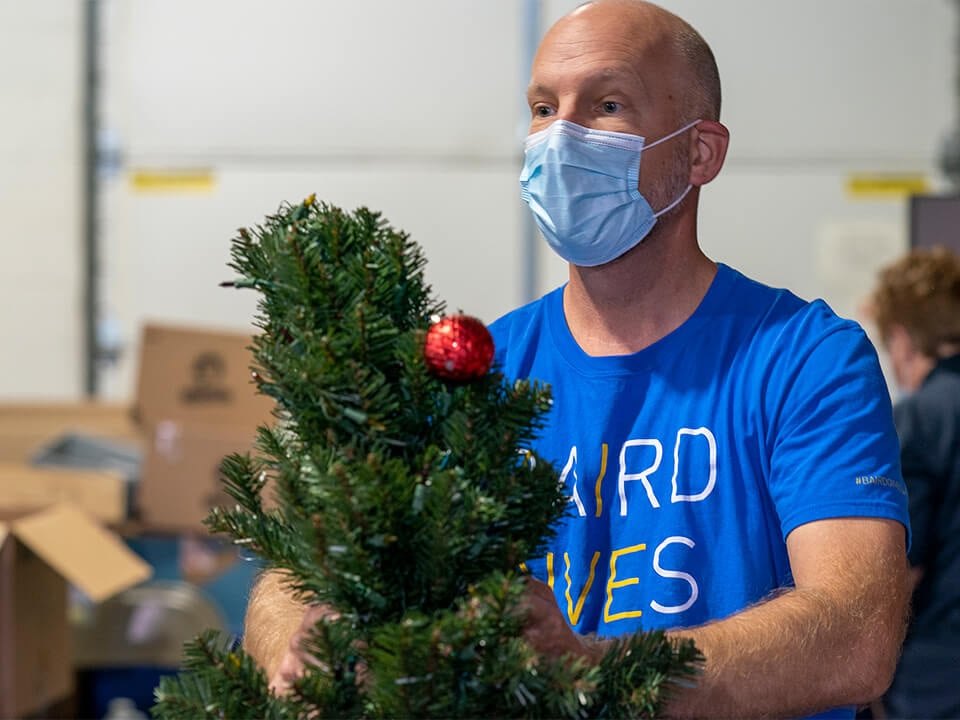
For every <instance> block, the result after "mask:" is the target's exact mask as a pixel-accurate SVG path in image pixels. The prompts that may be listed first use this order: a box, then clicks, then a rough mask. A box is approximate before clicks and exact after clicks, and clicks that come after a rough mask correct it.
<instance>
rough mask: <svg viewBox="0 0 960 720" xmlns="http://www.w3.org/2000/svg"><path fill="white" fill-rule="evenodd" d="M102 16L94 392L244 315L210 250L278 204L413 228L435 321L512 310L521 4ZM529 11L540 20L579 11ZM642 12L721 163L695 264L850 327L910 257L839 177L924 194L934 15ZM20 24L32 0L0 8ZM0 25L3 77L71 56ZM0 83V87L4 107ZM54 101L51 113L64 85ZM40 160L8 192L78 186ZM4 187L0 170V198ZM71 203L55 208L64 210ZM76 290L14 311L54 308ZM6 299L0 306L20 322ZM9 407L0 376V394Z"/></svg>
mask: <svg viewBox="0 0 960 720" xmlns="http://www.w3.org/2000/svg"><path fill="white" fill-rule="evenodd" d="M4 2H8V4H9V7H10V8H12V7H13V5H14V3H12V1H11V0H0V8H7V7H8V6H7V5H3V3H4ZM102 2H103V4H104V9H105V16H104V32H105V48H104V51H105V56H106V62H107V65H106V68H105V70H106V78H105V88H104V90H105V97H104V116H105V119H106V121H107V126H108V130H109V137H111V138H112V142H114V143H115V144H116V147H118V148H119V149H120V150H121V151H122V153H123V158H124V164H123V165H122V167H120V168H119V169H118V170H117V171H116V172H115V173H114V174H113V175H111V176H110V177H109V178H108V180H107V182H106V185H105V196H104V207H103V212H104V236H103V242H104V244H105V253H106V267H105V269H104V273H105V274H104V297H103V301H104V306H105V309H106V311H107V315H108V316H109V318H111V319H112V320H114V321H115V322H116V323H117V326H118V327H119V329H120V331H121V333H122V339H123V340H124V342H125V343H126V348H127V352H126V353H125V355H124V356H123V358H122V360H121V362H120V363H119V364H118V365H116V366H115V367H114V368H112V369H111V370H109V371H107V372H105V373H104V375H103V380H104V388H105V394H107V395H108V396H111V397H128V396H129V394H130V392H131V389H132V387H133V376H134V373H135V368H136V361H137V356H136V343H137V337H138V332H139V327H140V325H141V324H142V322H143V321H144V320H146V319H159V320H168V321H174V322H190V323H194V324H202V325H216V326H226V327H248V326H249V323H250V319H251V317H252V314H253V302H254V297H253V296H252V295H247V294H244V293H238V292H233V291H228V290H223V289H220V288H218V287H217V283H218V282H219V281H221V280H223V279H225V278H226V277H228V276H229V270H228V269H227V267H226V262H227V259H228V248H229V241H230V238H231V237H233V235H234V233H235V231H236V229H237V228H238V227H240V226H246V225H251V224H254V223H256V222H258V221H259V220H261V219H262V218H263V216H264V215H265V214H267V213H269V212H272V211H273V210H274V209H276V207H277V205H278V204H279V203H280V202H281V201H282V200H291V201H296V200H299V199H301V198H303V197H305V196H306V195H308V194H310V193H312V192H316V193H317V194H318V197H320V198H321V199H324V200H327V201H330V202H333V203H335V204H338V205H342V206H344V207H347V208H352V207H355V206H357V205H361V204H362V205H367V206H369V207H372V208H374V209H378V210H381V211H382V212H383V213H384V215H385V216H386V217H387V218H388V219H389V220H390V221H392V222H393V223H394V224H395V225H397V226H398V227H401V228H402V229H404V230H407V231H408V232H410V234H411V235H412V237H413V238H414V239H416V240H417V241H419V242H420V243H421V244H422V245H423V246H424V248H425V250H426V253H427V256H428V258H429V260H430V265H429V266H428V270H427V272H428V277H429V279H430V281H431V282H432V284H433V285H434V288H435V289H436V291H437V293H438V295H439V296H441V297H442V298H444V299H446V300H447V302H448V305H449V306H450V307H451V308H460V309H463V310H465V311H467V312H471V313H473V314H476V315H479V316H480V317H482V318H484V319H486V320H490V319H493V318H494V317H495V316H497V315H499V314H500V313H502V312H504V311H505V310H507V309H509V308H510V307H512V306H514V305H516V304H517V303H518V302H520V301H521V300H522V299H523V298H524V288H523V286H522V280H521V278H522V272H523V268H522V257H523V249H522V239H521V236H522V232H523V227H524V219H525V217H526V216H525V212H526V210H525V208H524V207H523V206H522V204H521V202H520V200H519V191H518V187H517V180H516V178H517V173H518V172H519V167H520V162H521V159H520V140H521V136H520V135H519V134H518V132H517V128H518V126H519V124H520V123H521V121H520V120H519V113H520V107H521V103H522V96H523V92H524V89H525V78H524V77H523V73H522V65H523V58H524V54H523V48H522V46H521V35H522V21H521V11H522V7H523V3H522V2H520V0H489V1H488V2H478V1H477V0H401V1H397V2H389V1H387V0H352V1H351V2H348V3H345V2H339V1H335V0H274V1H273V2H271V3H263V2H259V1H257V0H234V1H233V2H229V3H228V2H226V0H102ZM541 4H542V7H543V17H544V22H545V23H546V22H551V21H553V20H554V19H556V18H557V17H559V15H560V14H562V13H563V12H565V11H567V10H569V9H571V8H572V7H573V6H574V5H575V4H576V2H575V0H543V2H542V3H541ZM662 4H663V5H664V6H666V7H667V8H668V9H671V10H674V11H675V12H678V13H679V14H681V15H682V16H684V17H685V18H687V19H688V20H690V21H691V22H692V23H693V24H694V25H695V26H696V27H697V28H698V29H699V30H701V32H702V33H703V34H704V36H705V37H706V38H707V40H708V41H709V42H710V43H711V45H712V46H713V48H714V50H715V53H716V55H717V59H718V62H719V64H720V70H721V75H722V78H723V81H724V96H725V97H724V113H723V114H724V121H725V122H726V124H727V125H728V126H729V127H730V129H731V135H732V145H731V150H730V154H729V157H728V162H727V167H726V168H725V170H724V172H723V173H722V174H721V176H720V177H719V178H718V179H717V180H716V181H715V182H714V183H713V184H711V185H710V186H709V187H707V188H706V189H705V190H704V192H703V196H702V206H703V219H702V223H701V236H702V241H703V244H704V246H705V248H706V249H707V251H708V252H709V253H711V254H712V255H713V256H714V257H716V258H717V259H720V260H724V261H726V262H729V263H730V264H732V265H735V266H737V267H739V268H741V269H743V270H744V271H746V272H748V273H750V274H752V275H754V276H756V277H758V278H759V279H761V280H764V281H766V282H769V283H772V284H779V285H787V286H790V287H792V288H794V289H795V290H796V291H797V292H799V293H800V294H802V295H804V296H807V297H813V296H823V297H826V298H827V299H828V300H829V301H830V302H831V303H833V304H834V306H835V307H836V308H837V309H838V311H840V312H841V313H843V314H846V315H852V314H854V313H855V312H856V303H857V300H858V298H859V297H860V296H862V293H863V292H865V290H866V288H867V287H868V285H869V282H870V279H871V277H872V272H873V271H874V269H875V268H876V266H877V265H878V264H879V263H881V262H883V261H884V260H885V259H887V258H889V257H890V256H892V255H894V254H896V253H898V252H900V251H901V250H902V249H904V248H905V247H906V244H907V238H906V227H905V219H906V217H905V212H906V205H905V202H904V200H903V198H898V197H894V198H870V199H864V198H861V197H852V196H851V195H849V194H848V193H847V191H846V183H847V180H848V179H849V178H850V177H851V175H853V174H855V173H863V172H920V173H924V174H926V175H927V176H928V177H930V178H931V179H932V180H933V181H934V182H936V181H937V177H936V169H935V167H936V157H937V152H938V149H939V142H940V138H941V137H942V135H943V134H944V132H945V131H946V130H947V129H948V128H949V127H950V125H951V123H952V121H953V116H952V108H953V104H952V103H953V96H952V94H953V91H954V89H953V88H954V64H955V57H954V45H955V42H956V38H955V35H954V33H955V28H956V24H957V23H956V19H955V18H954V13H953V8H952V3H951V2H950V1H949V0H808V1H807V2H804V3H790V2H783V1H771V0H724V2H703V1H702V0H699V1H698V0H662ZM35 5H40V6H44V7H48V8H50V7H53V4H52V3H49V4H48V3H39V4H29V3H28V4H21V3H17V4H16V7H17V8H18V9H20V8H22V7H30V8H33V7H34V6H35ZM79 6H80V3H79V2H77V1H76V0H73V2H70V3H68V2H66V0H64V1H63V2H60V3H57V4H56V8H58V11H57V12H54V11H53V10H50V9H48V10H47V11H46V13H44V11H42V10H39V9H37V10H31V13H32V14H34V15H44V14H45V15H47V16H51V15H57V16H58V17H60V18H64V19H63V20H62V21H63V22H64V23H67V24H69V23H74V24H76V23H78V11H77V8H79ZM67 8H70V9H69V10H68V9H67ZM0 12H2V13H5V15H0V53H3V52H11V53H12V60H11V62H8V63H4V67H3V68H0V78H6V77H7V75H6V74H5V73H10V72H11V71H10V65H11V63H13V64H14V65H16V64H17V63H16V62H15V60H16V58H18V57H20V56H24V57H30V56H33V55H36V54H38V53H37V51H35V50H34V48H35V47H36V43H37V42H38V41H40V40H44V38H45V40H44V42H45V44H44V45H43V48H44V53H43V54H44V57H46V58H47V59H48V62H56V59H57V58H61V59H62V58H64V57H71V56H70V50H69V49H64V44H63V43H62V42H60V43H59V44H57V43H54V41H53V38H52V36H50V35H44V34H43V33H41V32H40V31H39V30H38V31H37V32H36V33H32V31H31V30H30V28H29V27H27V26H24V25H23V21H22V20H18V22H20V23H21V24H20V25H19V26H18V27H19V28H20V32H19V33H18V37H17V38H14V42H15V48H14V50H13V51H9V45H8V44H7V37H6V36H7V35H8V34H10V33H9V30H8V28H9V27H10V26H9V24H8V23H5V22H3V21H4V20H6V16H7V15H10V16H11V17H13V15H15V14H16V15H18V17H19V16H20V15H22V14H23V13H19V12H18V13H14V12H13V10H12V9H9V10H0ZM35 24H36V25H39V26H42V25H43V24H42V23H40V22H37V23H35ZM21 37H22V38H23V39H22V40H21V39H20V38H21ZM27 38H31V39H30V42H29V43H28V42H27ZM17 43H19V44H17ZM66 47H67V48H69V46H66ZM17 48H19V50H18V49H17ZM77 52H79V51H77ZM4 57H5V56H4ZM51 58H52V60H51ZM22 64H23V63H22V62H21V63H20V65H22ZM18 77H19V76H18ZM18 82H19V81H18ZM8 84H9V83H8V82H6V81H5V82H4V84H3V85H0V88H4V89H3V93H4V95H3V96H2V97H0V101H2V102H3V103H4V105H6V103H7V90H6V89H5V88H6V87H7V85H8ZM73 92H74V94H75V90H74V91H73ZM30 95H31V96H30V97H28V98H27V99H26V100H25V102H28V103H33V104H34V105H36V104H39V103H43V102H47V103H50V102H54V101H53V100H51V99H49V98H48V99H46V100H44V99H43V98H45V97H46V91H44V90H41V89H39V88H36V87H34V88H32V89H31V91H30ZM67 95H68V96H69V93H68V94H67ZM56 102H60V103H68V101H67V100H65V99H64V93H63V92H61V93H59V94H58V96H57V100H56ZM78 117H79V116H78V115H70V114H65V113H63V112H61V113H60V116H59V121H60V125H59V126H58V127H59V128H60V130H61V131H60V132H59V134H57V142H58V143H63V142H65V141H64V138H68V137H70V133H71V132H72V133H74V136H75V135H76V133H77V130H76V129H75V128H76V125H75V122H76V120H77V119H78ZM22 125H24V123H21V124H20V125H16V124H11V121H10V120H9V119H8V118H6V117H3V118H0V158H3V159H4V166H6V158H7V157H8V154H9V152H11V151H10V150H9V149H7V144H6V143H8V142H10V139H9V136H10V135H11V130H10V128H11V127H13V128H14V130H17V129H18V128H19V131H21V132H22V127H21V126H22ZM69 128H73V129H69ZM38 135H39V133H38ZM17 146H18V147H19V145H17ZM61 150H62V148H61ZM54 155H55V154H54V153H53V152H50V153H48V154H47V155H34V154H26V155H24V154H22V153H21V155H19V156H18V159H17V164H18V166H22V169H21V170H19V171H14V172H16V173H17V175H14V176H15V177H17V176H19V174H20V173H26V174H29V173H36V172H40V171H41V169H42V171H43V172H44V173H48V174H49V173H56V174H57V177H58V178H60V183H61V185H63V183H64V182H66V181H65V180H63V178H69V180H70V182H74V176H73V175H70V174H69V171H68V170H66V169H65V168H63V166H62V165H57V164H56V163H55V162H53V158H54ZM62 157H64V154H63V153H62V152H61V153H59V154H57V158H61V159H62ZM66 157H70V156H69V153H67V155H66ZM73 157H74V159H75V157H76V156H75V155H74V156H73ZM57 168H60V169H59V170H58V169H57ZM184 168H186V169H199V170H202V171H204V172H206V173H209V175H208V177H209V178H210V180H211V183H210V185H209V186H208V187H207V188H206V189H205V190H200V191H198V190H197V189H196V188H193V189H190V188H186V187H183V188H180V190H174V191H166V192H158V191H145V190H143V189H138V188H137V187H135V186H134V185H133V184H132V183H131V177H132V176H133V173H134V172H135V171H138V170H148V171H157V170H163V169H174V170H178V169H184ZM5 173H6V174H5ZM11 175H12V173H11V172H10V171H7V170H5V169H4V167H0V183H3V180H4V179H5V178H7V177H9V176H11ZM8 182H9V181H8ZM38 184H39V185H44V183H42V182H41V183H38ZM0 187H4V188H5V186H3V185H2V184H0ZM71 189H73V190H75V188H73V187H72V188H71ZM65 193H66V194H65V195H64V197H66V196H67V195H70V193H69V192H68V191H65ZM6 195H7V191H6V190H5V189H4V192H3V193H0V202H4V203H5V204H4V210H5V214H7V213H9V209H8V208H9V207H10V203H8V202H7V201H6ZM74 198H75V194H74V195H72V196H71V199H69V200H68V201H67V203H68V205H69V204H72V205H73V206H74V208H75V207H76V205H77V202H76V200H75V199H74ZM43 203H44V200H43V198H42V196H41V195H40V194H39V193H28V196H27V199H26V200H23V201H21V202H20V203H19V204H17V206H16V207H15V212H16V213H19V215H18V217H19V218H20V220H18V221H17V222H20V223H21V224H22V225H23V226H29V223H30V218H31V217H36V213H37V212H38V211H40V210H42V209H43V208H44V204H43ZM47 212H49V209H48V210H47ZM73 215H74V216H75V215H76V212H75V209H74V212H73ZM71 222H72V223H76V222H77V219H76V217H73V218H72V221H71V220H70V219H69V218H68V220H67V222H66V224H67V226H68V227H67V230H66V231H65V232H67V233H68V234H69V233H73V234H74V235H76V234H77V232H78V231H77V228H76V227H74V225H73V224H71ZM60 235H63V233H60ZM76 246H77V243H74V245H73V246H72V247H73V248H75V247H76ZM4 247H5V249H6V243H5V246H4ZM31 258H32V256H31V255H30V253H28V252H27V251H26V250H23V249H18V250H17V255H16V257H14V258H11V260H10V261H9V262H11V263H15V261H17V260H18V259H19V261H20V264H21V266H24V265H29V264H30V263H31V262H34V261H33V260H31ZM42 258H43V262H39V261H37V263H38V264H39V266H41V267H42V266H44V265H46V266H49V272H50V273H53V272H57V273H59V274H60V275H62V276H67V275H69V276H70V277H72V278H73V277H75V276H76V273H77V263H78V262H79V258H78V257H77V256H76V252H75V251H73V252H67V251H63V252H61V253H46V252H45V253H43V255H42ZM4 267H9V264H5V265H4ZM538 267H539V271H540V287H539V288H537V290H538V291H543V290H546V289H547V288H549V287H551V286H553V285H555V284H556V283H558V282H562V281H563V279H564V278H565V268H564V267H563V264H562V263H561V262H559V261H558V260H556V259H555V258H553V257H552V256H551V255H549V253H548V252H547V251H545V250H542V251H540V252H539V260H538ZM72 282H73V285H70V284H69V283H68V284H66V285H60V286H56V287H53V288H51V290H50V291H49V292H47V293H40V292H38V291H33V292H34V295H42V296H43V297H44V299H45V301H46V302H55V303H58V304H59V306H60V307H67V308H73V307H75V303H76V283H75V281H72ZM47 285H48V286H49V285H50V284H49V283H48V284H47ZM8 292H9V291H8ZM25 292H27V291H24V292H21V293H17V294H9V295H8V297H10V298H11V299H10V300H9V301H8V302H11V303H14V302H16V303H17V304H20V298H22V297H25V294H24V293H25ZM37 327H40V326H39V325H37ZM43 327H44V329H42V330H39V331H37V332H34V331H33V330H32V328H31V327H21V326H18V327H17V330H16V334H15V335H12V337H15V338H17V340H16V341H17V342H18V344H21V343H22V344H24V345H31V346H32V347H37V348H39V347H41V346H42V345H43V343H44V342H48V343H55V344H56V346H57V347H58V348H59V349H60V350H59V353H58V354H57V360H58V361H59V362H60V363H61V364H65V365H69V364H71V363H72V362H74V361H76V362H79V359H78V358H77V356H76V344H77V343H76V338H77V337H78V332H79V323H78V321H77V320H76V319H74V318H71V319H70V321H69V322H67V323H64V324H63V327H62V328H57V329H54V328H53V326H52V325H50V324H48V325H46V326H43ZM71 338H72V339H71ZM68 349H69V350H70V351H69V352H67V350H68ZM71 353H72V354H71ZM33 365H35V363H23V364H22V366H18V371H19V373H20V374H19V378H18V383H19V387H20V388H22V389H25V391H30V392H39V391H40V390H43V389H44V388H46V387H51V386H50V385H49V384H48V383H47V381H46V380H45V379H44V377H45V374H49V371H46V370H43V369H42V368H40V367H39V366H38V367H37V368H36V371H34V367H32V366H33ZM3 367H5V366H3V365H0V368H3ZM70 372H71V371H68V370H67V369H63V370H61V371H60V373H61V375H62V376H63V377H67V376H69V377H70V378H71V379H70V380H69V382H66V381H60V382H61V385H59V386H56V387H57V389H58V391H62V392H63V393H67V394H69V393H72V392H73V393H75V392H78V388H77V382H76V381H75V380H73V379H72V378H74V377H79V367H77V368H76V369H75V370H72V375H71V374H70ZM14 389H15V388H14V387H13V381H12V380H11V378H10V375H9V373H2V372H0V396H2V395H7V394H10V393H11V392H13V391H14Z"/></svg>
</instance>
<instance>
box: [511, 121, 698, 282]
mask: <svg viewBox="0 0 960 720" xmlns="http://www.w3.org/2000/svg"><path fill="white" fill-rule="evenodd" d="M699 122H700V121H699V120H695V121H694V122H692V123H690V124H689V125H684V126H683V127H682V128H680V129H679V130H677V131H676V132H673V133H670V134H669V135H667V136H666V137H662V138H660V139H659V140H657V141H656V142H652V143H650V144H649V145H646V146H645V145H644V138H643V137H641V136H639V135H630V134H629V133H620V132H609V131H605V130H592V129H590V128H585V127H582V126H580V125H577V124H576V123H572V122H569V121H567V120H555V121H554V122H553V123H551V124H550V127H548V128H546V129H544V130H541V131H539V132H536V133H533V134H532V135H530V136H529V137H527V140H526V143H525V145H524V154H525V162H524V166H523V171H522V172H521V173H520V188H521V196H522V197H523V199H524V200H525V201H526V202H527V204H528V205H529V206H530V209H531V210H532V211H533V215H534V218H535V219H536V222H537V226H538V227H539V228H540V232H542V233H543V236H544V238H546V241H547V243H549V245H550V247H552V248H553V249H554V250H555V251H556V253H557V254H558V255H560V257H562V258H563V259H564V260H566V261H567V262H570V263H573V264H574V265H581V266H584V267H593V266H595V265H603V264H604V263H608V262H610V261H611V260H614V259H616V258H618V257H620V256H621V255H623V253H625V252H627V250H630V249H631V248H633V247H635V246H636V245H638V244H639V243H640V241H641V240H643V239H644V238H645V237H646V236H647V234H648V233H649V232H650V230H651V229H652V228H653V226H654V224H655V223H656V221H657V218H658V217H659V216H660V215H663V214H664V213H665V212H667V211H669V210H672V209H673V208H675V207H676V206H677V205H678V204H679V203H680V201H682V200H683V198H684V197H686V195H687V193H688V192H690V187H691V186H690V185H687V188H686V189H685V190H684V191H683V192H682V193H681V194H680V197H678V198H677V199H676V200H674V201H673V202H672V203H670V204H669V205H667V207H665V208H663V209H661V210H658V211H656V212H654V211H653V209H652V208H651V207H650V203H648V202H647V200H646V198H644V197H643V195H641V194H640V191H639V190H638V189H637V183H638V182H639V180H640V155H641V153H642V151H643V150H644V149H645V148H651V147H653V146H654V145H658V144H659V143H662V142H664V141H666V140H669V139H671V138H673V137H676V136H677V135H680V134H681V133H683V132H686V131H687V130H689V129H690V128H692V127H693V126H694V125H696V124H697V123H699Z"/></svg>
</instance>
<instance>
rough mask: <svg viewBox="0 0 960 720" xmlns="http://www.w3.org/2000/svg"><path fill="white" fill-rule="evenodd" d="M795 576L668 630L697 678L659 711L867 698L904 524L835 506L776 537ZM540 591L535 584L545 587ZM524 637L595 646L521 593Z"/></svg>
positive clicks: (807, 706)
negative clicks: (684, 645) (835, 515)
mask: <svg viewBox="0 0 960 720" xmlns="http://www.w3.org/2000/svg"><path fill="white" fill-rule="evenodd" d="M787 550H788V553H789V555H790V563H791V567H792V569H793V575H794V580H795V583H796V588H792V589H789V590H786V591H784V592H783V593H781V594H780V595H777V596H775V597H773V598H771V599H770V600H767V601H765V602H762V603H759V604H757V605H755V606H753V607H750V608H748V609H746V610H744V611H742V612H740V613H738V614H736V615H733V616H731V617H729V618H726V619H724V620H720V621H717V622H713V623H710V624H707V625H704V626H701V627H698V628H692V629H689V630H683V631H678V632H676V633H675V634H676V635H678V636H683V637H689V638H692V639H693V640H694V642H695V643H696V644H697V647H699V648H700V650H701V651H702V652H703V654H704V656H705V658H706V662H705V665H704V668H703V673H702V675H700V676H699V677H698V680H697V683H696V684H695V685H694V686H692V687H690V688H687V687H679V688H678V689H677V691H676V693H675V695H674V696H673V699H672V701H671V702H669V703H668V705H667V707H666V708H665V713H666V714H667V715H668V716H670V717H736V718H745V717H788V716H792V717H797V716H802V715H805V714H810V713H813V712H817V711H820V710H825V709H828V708H831V707H837V706H842V705H854V704H861V703H867V702H869V701H870V700H872V699H874V698H876V697H878V696H880V695H881V694H882V693H883V692H884V690H886V688H887V686H888V685H889V683H890V680H891V677H892V675H893V671H894V668H895V667H896V661H897V656H898V653H899V650H900V645H901V643H902V640H903V635H904V632H905V628H906V615H907V607H908V597H909V590H908V583H907V561H906V555H905V538H904V529H903V526H902V525H900V523H897V522H895V521H892V520H880V519H870V518H842V519H834V520H820V521H816V522H812V523H808V524H806V525H802V526H800V527H798V528H797V529H796V530H794V531H793V532H792V533H791V534H790V536H789V537H788V538H787ZM544 591H545V592H544ZM528 599H529V604H530V607H531V610H532V611H533V612H532V613H531V618H532V624H531V625H530V627H529V628H528V631H527V638H528V639H529V640H530V641H531V643H533V644H534V646H535V647H537V648H538V649H539V650H540V651H541V652H545V653H547V652H549V653H553V654H562V653H564V652H575V653H578V654H580V655H585V656H587V657H593V658H594V659H596V658H597V655H598V653H599V652H602V650H603V646H602V644H601V646H600V647H590V646H589V645H588V644H586V643H585V641H584V639H583V638H581V637H579V636H577V635H575V634H574V633H573V632H572V631H571V630H570V629H569V626H567V624H566V622H565V621H564V620H563V616H562V615H561V613H560V611H559V610H558V609H557V607H556V602H555V601H554V602H552V603H550V602H549V600H552V593H551V592H550V590H549V589H548V588H546V586H542V587H539V586H538V587H536V588H535V589H532V591H531V593H529V595H528Z"/></svg>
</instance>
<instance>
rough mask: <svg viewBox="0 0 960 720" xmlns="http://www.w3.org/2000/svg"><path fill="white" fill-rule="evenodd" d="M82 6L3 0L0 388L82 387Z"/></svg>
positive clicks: (37, 392)
mask: <svg viewBox="0 0 960 720" xmlns="http://www.w3.org/2000/svg"><path fill="white" fill-rule="evenodd" d="M81 7H82V6H81V3H80V2H28V3H24V2H16V1H15V0H0V288H2V289H0V300H2V315H0V316H2V318H3V336H2V337H3V339H2V340H0V348H2V349H0V398H11V397H17V398H22V397H38V396H43V397H50V398H56V397H72V396H76V395H78V394H79V393H80V392H81V391H82V388H83V369H82V363H81V357H82V354H81V353H82V336H83V325H82V310H81V307H82V297H81V257H82V256H81V249H82V248H81V244H82V235H81V222H82V221H81V214H80V213H81V193H80V191H81V181H82V172H81V157H82V145H81V124H80V118H81V102H82V98H81V94H80V88H81V79H82V78H81V57H82V48H81V39H82V31H81V26H82V22H81V21H82V17H81Z"/></svg>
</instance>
